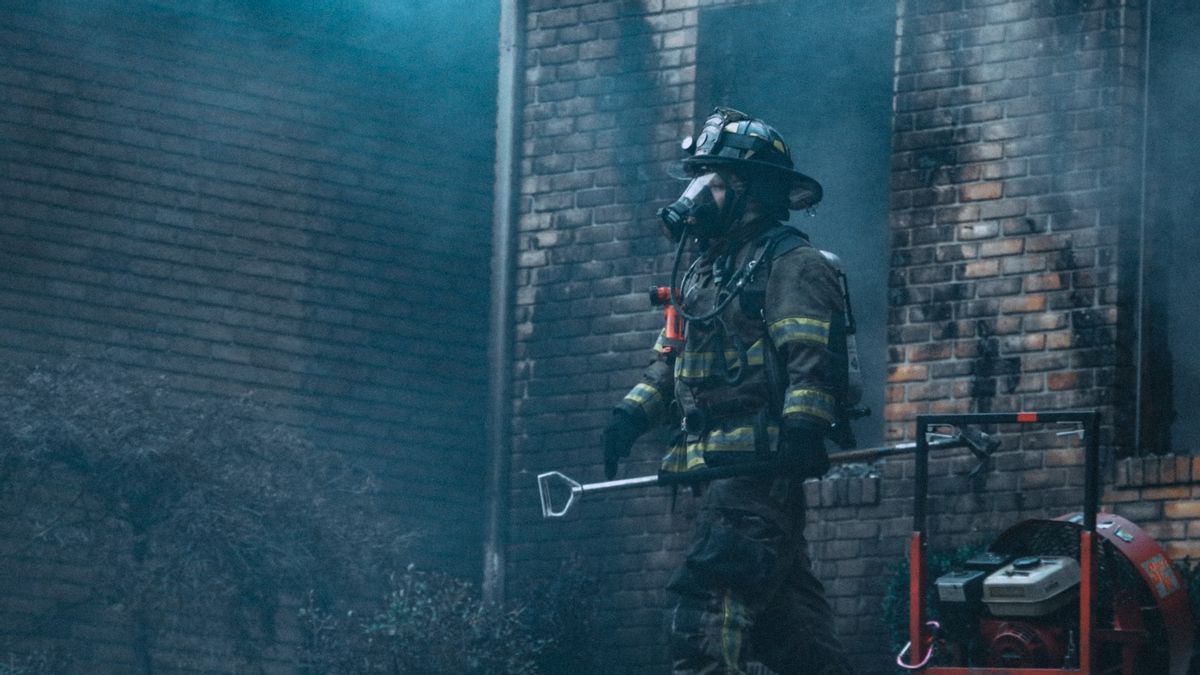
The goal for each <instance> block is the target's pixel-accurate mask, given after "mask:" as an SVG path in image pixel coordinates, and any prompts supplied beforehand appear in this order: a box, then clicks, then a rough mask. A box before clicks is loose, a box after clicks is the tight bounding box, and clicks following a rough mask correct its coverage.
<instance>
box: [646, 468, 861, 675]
mask: <svg viewBox="0 0 1200 675" xmlns="http://www.w3.org/2000/svg"><path fill="white" fill-rule="evenodd" d="M806 548H807V542H806V541H805V539H804V493H803V490H802V488H801V482H800V481H799V480H796V479H791V478H773V477H770V476H748V477H740V478H729V479H724V480H718V481H713V482H712V483H711V484H710V485H709V486H708V489H707V490H706V491H705V493H704V497H703V502H702V503H701V507H700V513H699V517H698V520H697V524H696V531H695V533H694V535H693V540H692V546H691V549H690V550H689V552H688V555H687V558H686V560H685V562H684V565H683V566H682V567H681V568H680V569H679V570H678V572H677V573H676V574H675V576H674V578H673V579H672V581H671V584H670V586H669V587H668V588H669V590H671V591H672V592H674V593H675V594H676V595H677V597H678V602H677V604H676V606H675V608H674V611H673V613H672V616H671V643H672V644H671V647H672V656H673V659H674V671H673V672H674V674H675V675H745V674H746V673H747V670H746V668H747V662H758V663H762V664H763V665H765V666H766V667H767V668H770V669H771V670H772V671H774V672H776V673H778V674H779V675H801V674H803V675H846V674H848V673H851V672H852V671H851V670H850V667H849V664H848V663H847V661H846V656H845V653H844V651H843V649H842V645H841V643H840V642H839V641H838V639H837V636H836V634H835V633H834V629H833V612H832V610H831V609H830V607H829V603H828V602H827V601H826V600H825V589H824V587H823V586H822V585H821V582H820V581H819V580H817V578H816V577H815V576H814V575H813V573H812V565H811V562H810V560H809V557H808V554H807V552H806Z"/></svg>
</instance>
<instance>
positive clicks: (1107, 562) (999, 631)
mask: <svg viewBox="0 0 1200 675" xmlns="http://www.w3.org/2000/svg"><path fill="white" fill-rule="evenodd" d="M1080 522H1081V517H1080V516H1079V515H1078V514H1075V515H1073V516H1064V517H1062V518H1059V519H1057V520H1030V521H1026V522H1023V523H1020V524H1018V525H1016V526H1015V527H1013V528H1011V529H1009V530H1008V531H1006V532H1005V533H1003V534H1002V535H1001V536H1000V538H999V539H997V540H996V541H995V542H994V543H993V544H992V545H991V546H990V547H989V548H988V551H987V552H985V553H982V554H979V555H976V556H974V557H972V558H970V559H969V560H967V561H966V562H965V563H964V564H963V565H962V566H961V568H960V569H955V570H953V571H951V572H949V573H947V574H944V575H942V576H941V577H938V578H937V580H936V581H935V582H934V586H935V589H936V597H937V602H938V610H939V612H938V613H939V615H940V618H941V625H942V628H941V631H940V632H939V635H938V638H939V642H940V644H941V647H942V649H941V651H942V653H941V654H940V655H939V656H938V658H937V659H936V660H937V662H939V663H940V664H942V665H950V666H964V667H989V668H1000V669H1017V668H1061V669H1071V668H1078V667H1079V650H1080V648H1081V645H1080V636H1081V632H1080V623H1079V621H1080V617H1079V593H1080V586H1081V584H1082V583H1086V580H1085V579H1084V578H1083V577H1082V576H1081V574H1080V568H1079V562H1078V560H1079V559H1080V556H1079V531H1080V524H1079V523H1080ZM1097 529H1098V532H1099V533H1100V534H1101V536H1100V538H1099V540H1100V547H1099V556H1098V561H1099V564H1098V567H1097V574H1096V581H1095V588H1093V589H1092V590H1093V597H1094V598H1095V610H1094V619H1095V621H1094V622H1093V629H1092V632H1091V635H1092V640H1093V642H1094V643H1095V645H1096V651H1095V652H1094V653H1095V654H1096V657H1097V659H1098V663H1099V666H1100V669H1099V670H1097V671H1096V672H1113V673H1122V674H1124V675H1136V674H1145V675H1162V674H1166V673H1171V674H1176V673H1184V672H1186V671H1187V667H1188V661H1189V660H1190V656H1191V643H1192V619H1191V612H1190V607H1189V604H1188V599H1187V592H1186V589H1184V588H1183V582H1182V580H1181V579H1180V577H1179V575H1178V574H1177V573H1176V572H1175V570H1174V568H1173V567H1172V565H1171V563H1170V561H1169V560H1168V559H1167V557H1166V554H1165V553H1164V552H1163V550H1162V548H1161V547H1160V546H1159V545H1158V544H1157V543H1156V542H1155V541H1154V540H1153V539H1151V538H1150V537H1149V535H1147V534H1146V533H1145V532H1143V531H1142V530H1141V529H1140V528H1138V527H1137V526H1136V525H1134V524H1133V523H1131V522H1129V521H1128V520H1125V519H1124V518H1121V517H1119V516H1113V515H1109V514H1099V516H1098V519H1097ZM935 651H936V650H935Z"/></svg>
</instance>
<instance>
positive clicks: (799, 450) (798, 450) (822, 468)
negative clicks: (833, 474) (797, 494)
mask: <svg viewBox="0 0 1200 675" xmlns="http://www.w3.org/2000/svg"><path fill="white" fill-rule="evenodd" d="M779 451H780V454H781V456H782V457H783V458H784V459H785V460H789V461H794V462H796V465H797V468H796V475H797V476H798V477H800V478H820V477H821V476H824V475H825V472H827V471H829V454H828V453H827V452H826V451H825V427H824V426H823V425H820V424H817V423H816V422H810V421H808V420H802V419H793V420H784V422H783V429H782V430H781V431H780V436H779Z"/></svg>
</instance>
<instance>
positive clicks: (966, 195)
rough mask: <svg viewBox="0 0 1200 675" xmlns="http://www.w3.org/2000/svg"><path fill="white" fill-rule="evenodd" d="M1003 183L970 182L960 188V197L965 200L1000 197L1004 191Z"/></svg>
mask: <svg viewBox="0 0 1200 675" xmlns="http://www.w3.org/2000/svg"><path fill="white" fill-rule="evenodd" d="M1003 185H1004V184H1003V183H1000V182H991V183H968V184H967V185H963V186H962V187H960V188H959V199H961V200H962V201H964V202H973V201H981V200H985V199H999V198H1000V196H1001V194H1002V193H1003Z"/></svg>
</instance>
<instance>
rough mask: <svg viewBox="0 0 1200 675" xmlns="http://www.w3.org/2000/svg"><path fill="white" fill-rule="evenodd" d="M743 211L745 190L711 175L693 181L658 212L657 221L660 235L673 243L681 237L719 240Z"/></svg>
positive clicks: (724, 179)
mask: <svg viewBox="0 0 1200 675" xmlns="http://www.w3.org/2000/svg"><path fill="white" fill-rule="evenodd" d="M745 210H746V192H745V190H743V189H738V188H737V187H735V182H734V181H733V180H731V179H730V178H729V177H728V176H726V175H722V174H720V173H717V172H715V171H714V172H709V173H705V174H702V175H700V176H696V177H695V178H693V179H692V182H690V183H688V186H687V188H685V189H684V191H683V194H681V195H680V196H679V199H676V200H675V201H674V202H673V203H671V204H670V205H669V206H666V207H663V208H661V209H659V210H658V217H659V218H660V219H661V220H662V226H663V234H665V235H666V236H667V237H668V238H670V239H671V241H676V242H677V241H679V240H680V239H682V238H684V236H685V233H686V236H688V237H693V238H696V239H713V238H716V237H720V236H722V235H723V234H725V233H726V232H727V231H728V230H729V226H730V225H732V224H733V223H734V222H735V221H736V220H737V219H738V218H740V217H741V216H742V215H743V214H744V213H745Z"/></svg>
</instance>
